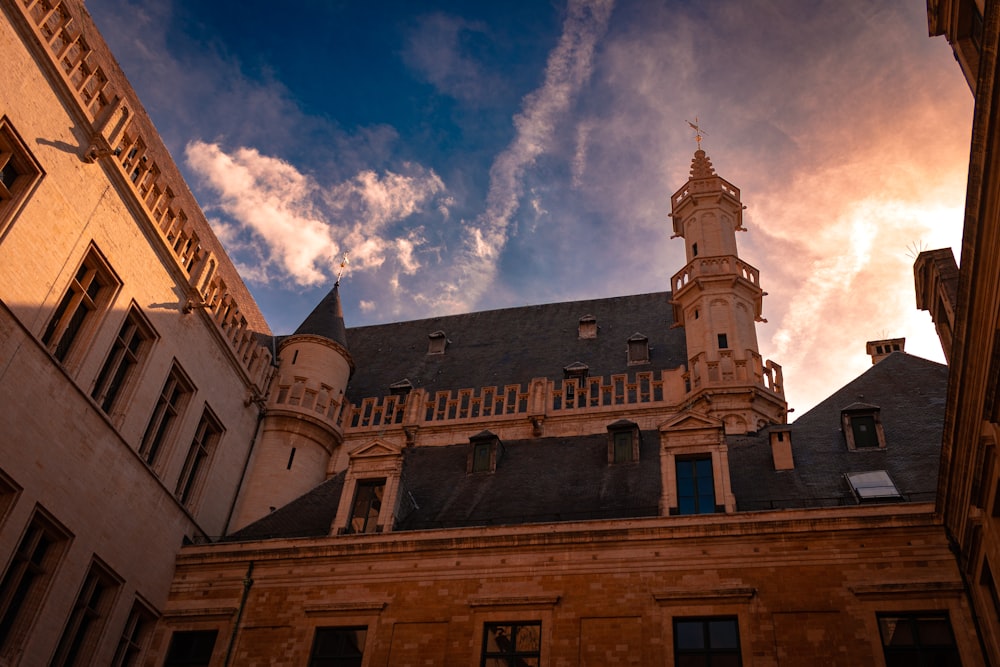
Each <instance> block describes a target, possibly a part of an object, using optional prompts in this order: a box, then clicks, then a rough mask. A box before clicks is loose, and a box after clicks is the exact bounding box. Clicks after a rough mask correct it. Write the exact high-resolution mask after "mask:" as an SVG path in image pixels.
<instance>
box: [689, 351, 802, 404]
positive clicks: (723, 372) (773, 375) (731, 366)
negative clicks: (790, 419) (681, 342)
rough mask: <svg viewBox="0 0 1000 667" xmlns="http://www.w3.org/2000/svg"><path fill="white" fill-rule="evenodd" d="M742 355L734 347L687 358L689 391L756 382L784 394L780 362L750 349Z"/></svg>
mask: <svg viewBox="0 0 1000 667" xmlns="http://www.w3.org/2000/svg"><path fill="white" fill-rule="evenodd" d="M745 353H746V356H745V358H742V359H740V358H737V356H736V355H735V354H734V350H720V351H719V352H718V355H719V357H718V359H710V358H709V356H708V355H707V354H706V353H704V352H702V353H700V354H698V355H695V356H694V357H692V358H691V359H690V368H689V370H688V373H687V375H686V377H685V380H686V381H687V384H688V387H689V389H690V391H692V392H696V391H700V390H702V389H707V388H711V387H738V386H748V385H750V386H755V387H761V388H764V389H767V390H768V391H770V392H772V393H773V394H774V395H776V396H778V397H781V398H784V396H785V388H784V386H783V379H782V374H781V366H780V365H778V364H776V363H774V362H773V361H771V360H767V361H765V360H764V358H763V357H762V356H761V355H760V354H758V353H756V352H754V351H753V350H746V351H745Z"/></svg>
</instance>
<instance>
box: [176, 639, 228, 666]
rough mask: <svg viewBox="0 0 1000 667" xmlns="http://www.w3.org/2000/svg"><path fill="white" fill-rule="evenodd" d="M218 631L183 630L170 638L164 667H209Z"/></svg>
mask: <svg viewBox="0 0 1000 667" xmlns="http://www.w3.org/2000/svg"><path fill="white" fill-rule="evenodd" d="M218 635H219V631H218V630H182V631H178V632H175V633H174V634H173V635H172V636H171V637H170V648H168V649H167V660H166V662H164V663H163V667H208V665H209V663H210V662H212V651H213V650H214V649H215V640H216V638H217V637H218Z"/></svg>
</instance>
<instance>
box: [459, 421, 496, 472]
mask: <svg viewBox="0 0 1000 667" xmlns="http://www.w3.org/2000/svg"><path fill="white" fill-rule="evenodd" d="M469 444H471V445H472V451H471V452H469V460H468V464H467V466H466V472H467V473H469V474H470V475H471V474H475V473H492V472H496V470H497V463H499V462H500V459H502V458H503V455H504V451H505V450H504V446H503V443H502V442H501V441H500V438H498V437H497V435H496V434H495V433H493V432H492V431H481V432H479V433H477V434H476V435H474V436H472V437H471V438H469Z"/></svg>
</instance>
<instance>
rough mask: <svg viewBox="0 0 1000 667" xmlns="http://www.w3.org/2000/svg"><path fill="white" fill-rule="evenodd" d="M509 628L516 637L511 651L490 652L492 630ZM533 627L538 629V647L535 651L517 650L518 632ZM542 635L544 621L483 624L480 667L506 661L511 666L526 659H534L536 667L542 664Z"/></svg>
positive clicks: (488, 622) (490, 622)
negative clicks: (488, 662) (488, 663)
mask: <svg viewBox="0 0 1000 667" xmlns="http://www.w3.org/2000/svg"><path fill="white" fill-rule="evenodd" d="M500 627H509V628H511V635H512V636H514V637H515V639H514V643H513V644H511V646H510V649H509V650H503V649H499V647H498V649H499V650H496V651H489V650H488V649H489V641H490V628H500ZM527 627H533V628H537V629H538V631H537V646H536V648H535V650H526V651H519V650H518V648H517V638H516V637H517V632H518V630H519V629H520V628H527ZM543 637H544V635H543V634H542V621H541V620H512V621H485V622H484V623H483V641H482V645H481V648H480V651H479V664H480V667H486V664H487V660H504V661H506V662H508V663H509V664H517V663H514V662H513V661H514V660H517V661H522V660H524V659H525V658H527V659H534V660H535V663H534V664H535V665H541V664H542V644H543Z"/></svg>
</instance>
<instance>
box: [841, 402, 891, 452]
mask: <svg viewBox="0 0 1000 667" xmlns="http://www.w3.org/2000/svg"><path fill="white" fill-rule="evenodd" d="M840 421H841V428H842V429H843V431H844V439H845V440H846V441H847V448H848V449H850V450H878V449H885V431H884V430H883V429H882V415H881V409H880V408H879V407H878V406H877V405H868V404H865V403H854V404H852V405H849V406H847V407H846V408H844V409H843V410H841V412H840Z"/></svg>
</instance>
